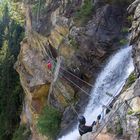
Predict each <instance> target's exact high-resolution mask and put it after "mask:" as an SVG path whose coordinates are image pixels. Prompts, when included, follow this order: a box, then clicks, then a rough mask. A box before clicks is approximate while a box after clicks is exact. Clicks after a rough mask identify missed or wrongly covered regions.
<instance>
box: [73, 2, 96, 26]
mask: <svg viewBox="0 0 140 140" xmlns="http://www.w3.org/2000/svg"><path fill="white" fill-rule="evenodd" d="M93 9H94V6H93V2H92V0H86V1H84V4H83V6H82V7H81V8H80V9H79V10H78V12H77V13H76V18H75V20H76V22H79V23H80V24H85V23H86V22H87V21H88V20H89V18H90V17H91V16H92V12H93Z"/></svg>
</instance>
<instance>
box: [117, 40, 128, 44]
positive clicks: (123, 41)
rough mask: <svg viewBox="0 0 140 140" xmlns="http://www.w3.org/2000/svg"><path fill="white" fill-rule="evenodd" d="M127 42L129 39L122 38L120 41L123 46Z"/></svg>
mask: <svg viewBox="0 0 140 140" xmlns="http://www.w3.org/2000/svg"><path fill="white" fill-rule="evenodd" d="M127 43H128V40H127V39H121V40H120V41H119V44H120V45H121V46H123V45H126V44H127Z"/></svg>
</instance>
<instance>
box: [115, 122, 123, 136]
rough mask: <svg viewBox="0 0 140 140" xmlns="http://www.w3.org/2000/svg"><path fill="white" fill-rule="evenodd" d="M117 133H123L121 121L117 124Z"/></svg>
mask: <svg viewBox="0 0 140 140" xmlns="http://www.w3.org/2000/svg"><path fill="white" fill-rule="evenodd" d="M116 133H117V134H118V135H122V134H123V128H122V127H121V123H120V121H119V122H118V123H117V124H116Z"/></svg>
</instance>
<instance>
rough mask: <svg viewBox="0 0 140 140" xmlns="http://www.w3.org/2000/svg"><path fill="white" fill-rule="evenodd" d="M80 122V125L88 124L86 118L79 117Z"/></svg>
mask: <svg viewBox="0 0 140 140" xmlns="http://www.w3.org/2000/svg"><path fill="white" fill-rule="evenodd" d="M78 121H79V123H80V124H85V123H86V119H85V117H84V116H78Z"/></svg>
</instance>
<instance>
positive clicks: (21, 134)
mask: <svg viewBox="0 0 140 140" xmlns="http://www.w3.org/2000/svg"><path fill="white" fill-rule="evenodd" d="M30 134H31V132H30V129H29V128H27V127H26V125H20V126H19V128H18V129H17V130H16V131H15V133H14V135H13V138H12V140H28V138H29V137H30Z"/></svg>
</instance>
